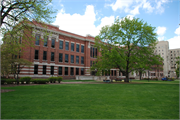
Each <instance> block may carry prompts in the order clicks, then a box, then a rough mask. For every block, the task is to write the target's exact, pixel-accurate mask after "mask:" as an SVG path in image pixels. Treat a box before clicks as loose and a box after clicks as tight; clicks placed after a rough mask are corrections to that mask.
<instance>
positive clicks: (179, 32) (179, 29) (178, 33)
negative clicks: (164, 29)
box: [174, 26, 180, 35]
mask: <svg viewBox="0 0 180 120" xmlns="http://www.w3.org/2000/svg"><path fill="white" fill-rule="evenodd" d="M174 33H175V34H177V35H180V26H179V27H178V28H177V29H176V31H175V32H174Z"/></svg>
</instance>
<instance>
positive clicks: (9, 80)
mask: <svg viewBox="0 0 180 120" xmlns="http://www.w3.org/2000/svg"><path fill="white" fill-rule="evenodd" d="M13 82H16V80H15V79H6V78H1V84H2V85H3V84H4V83H7V84H13Z"/></svg>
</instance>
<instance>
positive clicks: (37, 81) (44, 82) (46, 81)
mask: <svg viewBox="0 0 180 120" xmlns="http://www.w3.org/2000/svg"><path fill="white" fill-rule="evenodd" d="M30 82H32V83H34V84H46V83H48V82H49V80H48V79H32V80H30Z"/></svg>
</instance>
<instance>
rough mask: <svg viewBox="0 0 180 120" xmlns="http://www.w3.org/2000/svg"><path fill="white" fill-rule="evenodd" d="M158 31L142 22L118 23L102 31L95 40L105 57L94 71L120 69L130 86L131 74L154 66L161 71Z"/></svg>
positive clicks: (136, 19) (125, 20)
mask: <svg viewBox="0 0 180 120" xmlns="http://www.w3.org/2000/svg"><path fill="white" fill-rule="evenodd" d="M155 29H156V28H155V27H152V26H151V25H148V24H147V23H144V22H143V20H140V19H139V18H133V19H132V20H131V19H130V18H127V17H125V18H122V19H121V20H119V19H116V20H115V22H114V24H112V25H111V26H104V27H102V29H101V31H100V34H99V35H98V36H96V37H95V46H96V47H97V48H98V50H99V52H100V53H101V56H99V57H98V59H97V63H96V64H95V65H93V66H92V67H91V70H95V69H97V70H98V73H99V74H100V73H101V72H102V70H104V71H107V70H109V69H111V68H118V69H119V70H120V72H122V73H123V74H124V75H125V76H126V78H127V81H126V82H129V73H130V72H133V71H139V70H140V71H141V72H142V71H144V70H147V69H150V68H151V66H152V65H156V66H158V67H160V66H161V65H162V60H163V59H162V58H161V57H160V56H159V55H155V54H154V50H155V45H156V44H157V38H156V37H157V34H156V32H155Z"/></svg>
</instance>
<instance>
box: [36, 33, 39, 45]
mask: <svg viewBox="0 0 180 120" xmlns="http://www.w3.org/2000/svg"><path fill="white" fill-rule="evenodd" d="M39 41H40V35H39V34H37V35H36V42H35V45H39Z"/></svg>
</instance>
